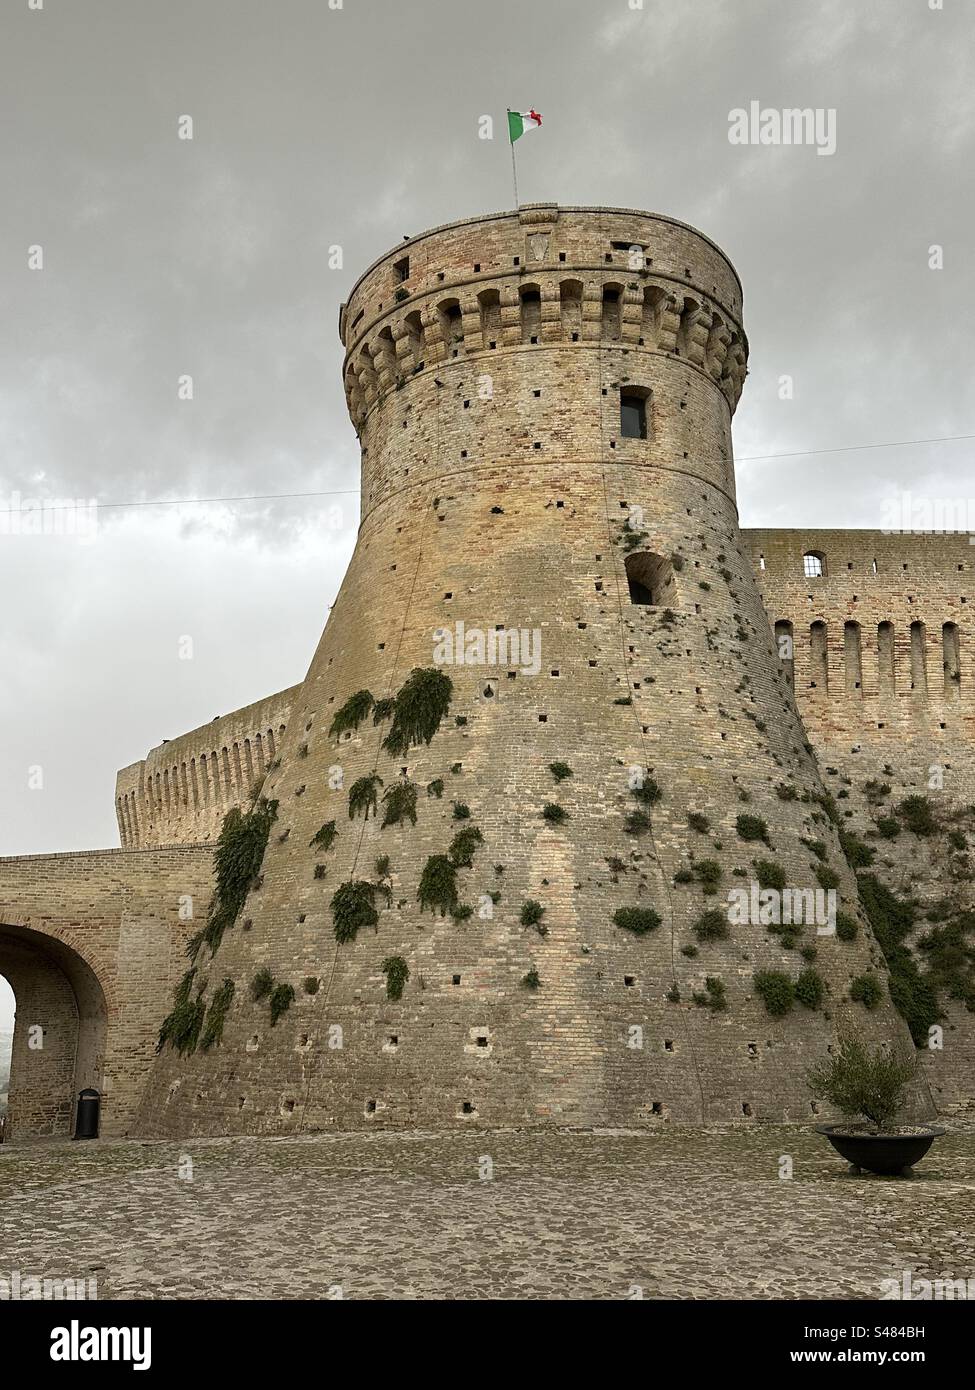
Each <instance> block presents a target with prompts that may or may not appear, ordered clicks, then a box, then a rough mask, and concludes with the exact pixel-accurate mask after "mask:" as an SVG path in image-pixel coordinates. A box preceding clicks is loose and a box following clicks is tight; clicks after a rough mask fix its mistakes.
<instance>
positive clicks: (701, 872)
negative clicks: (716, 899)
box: [694, 859, 721, 897]
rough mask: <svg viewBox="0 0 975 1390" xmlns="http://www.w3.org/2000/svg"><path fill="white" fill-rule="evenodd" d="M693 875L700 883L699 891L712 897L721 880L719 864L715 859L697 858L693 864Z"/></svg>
mask: <svg viewBox="0 0 975 1390" xmlns="http://www.w3.org/2000/svg"><path fill="white" fill-rule="evenodd" d="M694 876H695V878H696V879H697V881H698V883H700V885H701V892H702V893H704V894H705V896H707V897H713V896H714V894H715V893H716V892H717V891H718V884H719V883H720V882H721V865H720V864H719V863H718V861H717V860H716V859H699V860H698V861H697V863H696V864H695V865H694Z"/></svg>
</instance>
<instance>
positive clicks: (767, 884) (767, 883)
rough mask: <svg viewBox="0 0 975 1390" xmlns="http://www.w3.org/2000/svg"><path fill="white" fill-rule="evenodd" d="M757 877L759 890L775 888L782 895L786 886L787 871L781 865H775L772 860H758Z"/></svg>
mask: <svg viewBox="0 0 975 1390" xmlns="http://www.w3.org/2000/svg"><path fill="white" fill-rule="evenodd" d="M755 877H756V879H757V880H758V886H759V888H775V889H776V890H777V891H778V892H780V893H781V892H782V890H783V888H785V885H786V873H785V869H783V868H782V865H781V864H775V863H773V861H772V860H771V859H756V861H755Z"/></svg>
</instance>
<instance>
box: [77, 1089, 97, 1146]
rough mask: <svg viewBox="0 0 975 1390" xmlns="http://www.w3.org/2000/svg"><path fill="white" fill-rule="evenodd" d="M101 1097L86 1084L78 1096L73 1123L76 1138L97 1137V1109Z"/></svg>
mask: <svg viewBox="0 0 975 1390" xmlns="http://www.w3.org/2000/svg"><path fill="white" fill-rule="evenodd" d="M101 1103H102V1098H101V1096H100V1095H99V1094H98V1092H97V1091H96V1090H95V1089H94V1088H93V1087H91V1086H86V1087H85V1089H84V1090H83V1091H82V1092H81V1093H80V1095H79V1096H78V1114H77V1117H76V1119H75V1124H74V1137H75V1138H76V1139H97V1138H98V1110H99V1107H100V1105H101Z"/></svg>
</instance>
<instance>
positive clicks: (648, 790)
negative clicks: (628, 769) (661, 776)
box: [630, 777, 663, 806]
mask: <svg viewBox="0 0 975 1390" xmlns="http://www.w3.org/2000/svg"><path fill="white" fill-rule="evenodd" d="M630 791H631V792H632V794H633V795H634V796H635V797H636V799H637V801H642V802H643V804H644V806H652V805H653V804H654V803H655V802H657V801H659V800H660V798H661V797H662V796H663V792H662V791H661V790H660V787H659V786H658V785H657V783H656V782H655V781H654V780H653V778H652V777H647V778H645V779H644V780H643V782H641V784H640V785H639V786H638V787H631V788H630Z"/></svg>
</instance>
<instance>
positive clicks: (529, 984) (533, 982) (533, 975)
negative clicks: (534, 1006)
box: [521, 966, 542, 989]
mask: <svg viewBox="0 0 975 1390" xmlns="http://www.w3.org/2000/svg"><path fill="white" fill-rule="evenodd" d="M521 983H522V984H523V985H524V986H525V989H538V987H539V985H540V984H541V983H542V982H541V980H540V978H539V975H538V971H537V970H536V969H535V967H534V966H532V968H531V969H530V970H529V972H528V974H527V975H523V976H522V979H521Z"/></svg>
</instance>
